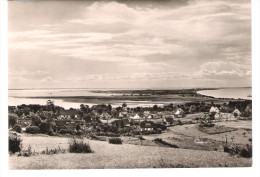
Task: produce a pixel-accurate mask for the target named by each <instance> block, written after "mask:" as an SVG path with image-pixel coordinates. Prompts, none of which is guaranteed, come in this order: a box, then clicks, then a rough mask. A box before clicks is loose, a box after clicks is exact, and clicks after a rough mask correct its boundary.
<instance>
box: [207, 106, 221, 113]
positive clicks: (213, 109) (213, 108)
mask: <svg viewBox="0 0 260 177" xmlns="http://www.w3.org/2000/svg"><path fill="white" fill-rule="evenodd" d="M209 112H219V109H218V107H213V106H212V107H211V108H210V110H209Z"/></svg>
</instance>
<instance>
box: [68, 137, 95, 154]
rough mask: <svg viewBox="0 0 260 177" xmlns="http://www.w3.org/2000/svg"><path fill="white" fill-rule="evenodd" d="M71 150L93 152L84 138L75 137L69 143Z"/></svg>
mask: <svg viewBox="0 0 260 177" xmlns="http://www.w3.org/2000/svg"><path fill="white" fill-rule="evenodd" d="M69 152H71V153H91V152H93V151H92V149H91V148H90V146H89V144H87V143H84V142H83V141H82V140H77V139H73V140H72V142H71V143H70V144H69Z"/></svg>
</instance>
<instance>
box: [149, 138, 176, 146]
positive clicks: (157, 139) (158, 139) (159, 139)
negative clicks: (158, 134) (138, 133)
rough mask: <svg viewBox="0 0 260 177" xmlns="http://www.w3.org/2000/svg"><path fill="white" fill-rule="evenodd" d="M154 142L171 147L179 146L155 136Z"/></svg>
mask: <svg viewBox="0 0 260 177" xmlns="http://www.w3.org/2000/svg"><path fill="white" fill-rule="evenodd" d="M154 141H155V142H158V143H160V144H163V145H165V146H168V147H172V148H179V146H177V145H175V144H170V143H168V142H166V141H163V140H162V139H161V138H155V139H154Z"/></svg>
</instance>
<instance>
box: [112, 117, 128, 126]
mask: <svg viewBox="0 0 260 177" xmlns="http://www.w3.org/2000/svg"><path fill="white" fill-rule="evenodd" d="M111 124H112V125H116V126H117V127H130V121H129V120H128V119H126V118H124V119H121V120H119V119H117V120H114V121H113V122H111Z"/></svg>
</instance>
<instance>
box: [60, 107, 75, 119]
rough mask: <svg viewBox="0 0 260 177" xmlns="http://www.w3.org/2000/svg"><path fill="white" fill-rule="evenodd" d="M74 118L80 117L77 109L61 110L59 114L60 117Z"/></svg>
mask: <svg viewBox="0 0 260 177" xmlns="http://www.w3.org/2000/svg"><path fill="white" fill-rule="evenodd" d="M73 118H79V117H78V112H77V110H76V109H69V110H63V109H62V110H60V115H59V116H58V119H73Z"/></svg>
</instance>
